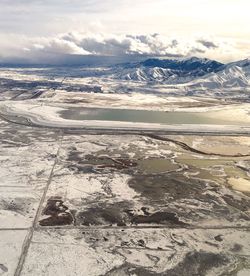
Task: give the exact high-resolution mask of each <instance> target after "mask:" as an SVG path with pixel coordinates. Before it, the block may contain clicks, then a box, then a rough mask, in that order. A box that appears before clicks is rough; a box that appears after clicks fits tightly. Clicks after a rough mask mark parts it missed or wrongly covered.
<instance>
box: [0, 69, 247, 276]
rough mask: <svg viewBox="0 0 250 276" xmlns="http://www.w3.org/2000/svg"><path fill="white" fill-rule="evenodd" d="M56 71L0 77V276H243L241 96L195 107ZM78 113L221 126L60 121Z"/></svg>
mask: <svg viewBox="0 0 250 276" xmlns="http://www.w3.org/2000/svg"><path fill="white" fill-rule="evenodd" d="M61 70H62V69H60V68H59V69H57V70H55V72H54V70H52V69H50V68H48V69H46V72H47V71H48V72H49V73H50V74H48V72H47V73H46V74H45V76H44V73H43V69H41V70H40V69H39V70H33V69H32V70H28V71H27V70H24V69H18V70H17V69H8V70H7V69H2V70H0V71H1V72H0V96H1V98H0V275H4V276H7V275H8V276H12V275H15V276H19V275H22V276H25V275H31V276H34V275H35V276H43V275H46V276H47V275H48V276H50V275H51V276H55V275H63V276H72V275H79V276H80V275H84V276H88V275H89V276H95V275H96V276H101V275H103V276H135V275H137V276H153V275H167V276H194V275H196V276H197V275H199V276H203V275H206V276H207V275H211V276H215V275H216V276H217V275H229V276H248V275H250V231H249V230H250V137H249V136H250V114H249V110H250V104H249V93H248V91H249V90H245V91H243V92H244V93H243V94H241V93H239V91H237V93H238V94H237V95H239V96H240V97H235V91H234V90H230V91H226V92H228V93H224V90H222V92H220V93H217V94H216V93H215V92H214V91H210V92H207V91H206V90H204V91H196V93H195V95H196V97H194V96H187V94H188V93H187V92H189V91H186V90H185V89H184V88H183V89H180V88H179V87H178V90H177V88H176V87H173V88H172V90H171V91H170V92H169V87H166V88H164V86H162V85H159V87H158V90H154V89H156V88H157V87H155V86H149V85H148V84H147V83H145V84H143V85H138V83H133V85H132V86H131V87H129V85H128V83H127V81H123V82H121V81H114V80H112V81H111V80H110V79H101V80H100V78H99V77H98V75H97V77H96V78H94V79H93V78H92V77H91V78H90V77H89V78H83V77H79V78H72V79H70V78H66V77H65V76H66V73H67V74H68V73H69V72H68V71H69V69H68V68H66V69H65V71H64V70H62V72H61ZM78 70H79V69H77V72H78ZM86 70H87V71H89V69H86ZM26 71H27V72H26ZM59 73H60V74H59ZM96 81H98V82H96ZM112 84H113V85H112ZM97 85H102V87H101V88H102V90H103V91H104V92H106V93H88V92H91V91H93V89H96V90H98V88H99V86H97ZM127 86H128V88H129V89H127V90H126V91H127V92H128V93H123V94H118V93H116V92H117V90H118V91H121V90H122V91H124V87H127ZM126 91H125V92H126ZM132 91H133V92H132ZM107 92H112V93H111V94H109V93H107ZM201 92H203V93H205V92H206V93H205V94H200V93H201ZM229 92H230V93H229ZM191 95H193V94H191ZM211 95H212V96H213V98H212V97H210V96H211ZM216 95H217V96H218V97H217V98H216V97H215V96H216ZM225 95H227V97H225ZM86 107H88V108H100V107H102V108H107V107H108V108H114V109H116V108H118V109H119V108H120V109H126V110H151V111H162V112H166V113H168V112H169V113H171V112H187V114H188V112H197V113H199V116H201V117H202V120H204V118H205V119H206V120H210V121H211V120H214V121H215V122H219V121H220V120H221V122H222V121H223V120H224V121H227V122H228V124H226V125H222V124H220V125H216V124H211V125H200V124H196V125H185V124H183V125H178V124H176V125H164V124H155V125H152V124H149V123H148V124H143V123H133V124H132V123H130V122H123V123H120V122H116V123H114V122H112V121H106V122H105V121H91V122H88V121H86V120H85V121H83V120H77V119H75V120H69V119H65V118H62V116H60V115H61V112H62V111H63V110H73V109H74V108H75V109H77V110H79V109H84V108H85V109H86ZM184 116H185V114H184ZM121 126H123V129H121ZM118 128H120V129H118Z"/></svg>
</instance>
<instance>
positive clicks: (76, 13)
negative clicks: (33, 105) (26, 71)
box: [0, 0, 250, 63]
mask: <svg viewBox="0 0 250 276" xmlns="http://www.w3.org/2000/svg"><path fill="white" fill-rule="evenodd" d="M249 10H250V1H249V0H105V1H104V0H0V61H1V60H2V61H8V60H12V61H15V60H16V61H18V60H19V61H20V60H22V59H23V60H30V61H33V62H36V63H39V62H42V61H44V60H51V57H54V58H56V59H58V60H60V59H63V57H64V56H65V55H66V56H67V57H68V56H71V55H72V56H74V55H81V56H91V55H95V56H127V55H134V56H136V55H139V56H140V55H151V56H163V57H189V56H198V57H207V58H211V59H216V60H219V61H222V62H230V61H235V60H239V59H244V58H249V57H250V28H249V26H250V16H249Z"/></svg>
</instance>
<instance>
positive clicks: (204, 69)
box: [113, 57, 250, 90]
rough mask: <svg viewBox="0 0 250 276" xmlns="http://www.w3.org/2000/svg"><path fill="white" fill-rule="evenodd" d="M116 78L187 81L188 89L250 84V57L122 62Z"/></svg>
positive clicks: (165, 82) (243, 86) (248, 85)
mask: <svg viewBox="0 0 250 276" xmlns="http://www.w3.org/2000/svg"><path fill="white" fill-rule="evenodd" d="M113 77H114V78H115V79H121V80H129V81H137V82H150V83H158V84H159V83H162V84H174V85H178V84H185V86H186V87H187V89H188V90H189V89H211V90H213V89H221V88H226V89H229V88H246V87H250V59H245V60H241V61H237V62H232V63H229V64H222V63H220V62H217V61H214V60H209V59H200V58H196V57H194V58H189V59H182V60H181V59H180V60H168V59H147V60H145V61H143V62H140V63H136V64H126V65H124V66H123V65H120V66H118V67H117V68H116V70H115V72H114V73H113Z"/></svg>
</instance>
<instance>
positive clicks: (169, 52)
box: [0, 32, 250, 62]
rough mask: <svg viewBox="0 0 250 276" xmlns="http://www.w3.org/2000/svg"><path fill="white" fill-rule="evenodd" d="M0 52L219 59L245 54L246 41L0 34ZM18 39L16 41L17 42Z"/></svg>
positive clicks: (23, 55) (12, 54)
mask: <svg viewBox="0 0 250 276" xmlns="http://www.w3.org/2000/svg"><path fill="white" fill-rule="evenodd" d="M0 41H4V42H0V52H1V53H2V56H5V57H16V56H18V57H21V58H27V59H33V58H35V59H36V60H37V61H38V62H39V58H40V59H42V58H44V56H45V55H46V56H47V57H48V56H53V55H100V56H125V55H148V56H165V57H188V56H198V57H207V58H211V59H216V60H219V61H222V62H229V61H233V60H238V59H243V58H246V57H249V55H250V52H247V51H246V49H249V46H250V43H249V41H243V42H242V41H241V40H239V41H238V42H237V43H236V42H235V40H229V39H224V40H223V39H218V38H212V37H201V36H199V37H189V38H184V37H181V38H180V37H168V36H164V35H160V34H151V35H124V34H120V35H114V34H96V33H79V32H69V33H65V34H60V35H57V36H55V37H25V36H16V41H15V35H8V36H7V35H5V36H3V35H2V36H1V35H0ZM17 41H18V43H17Z"/></svg>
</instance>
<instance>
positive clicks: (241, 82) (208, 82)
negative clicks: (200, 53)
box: [188, 59, 250, 90]
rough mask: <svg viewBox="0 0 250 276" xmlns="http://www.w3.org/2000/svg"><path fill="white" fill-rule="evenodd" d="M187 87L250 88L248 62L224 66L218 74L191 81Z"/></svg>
mask: <svg viewBox="0 0 250 276" xmlns="http://www.w3.org/2000/svg"><path fill="white" fill-rule="evenodd" d="M188 86H190V87H193V88H203V89H210V90H211V89H222V88H223V89H230V88H234V89H235V88H247V87H250V60H249V59H246V60H241V61H238V62H233V63H230V64H227V65H224V66H223V67H222V68H221V70H219V71H218V72H213V73H210V74H207V75H205V76H203V77H202V78H199V79H196V80H193V81H192V82H191V83H190V84H189V85H188Z"/></svg>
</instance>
